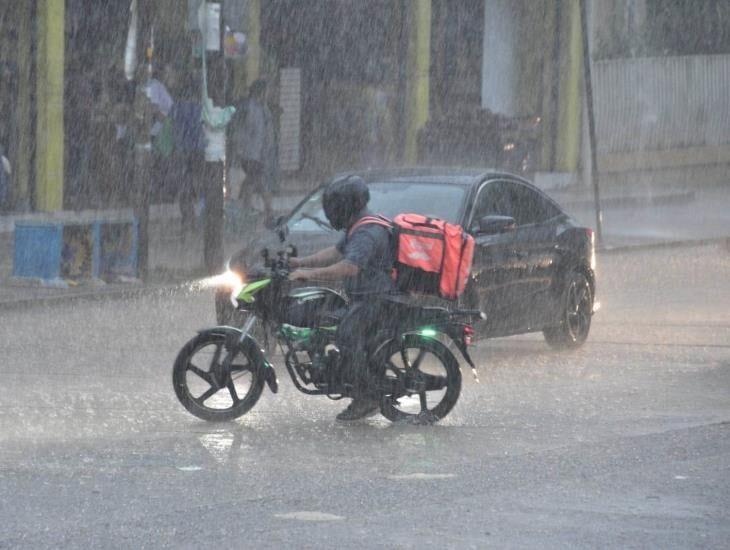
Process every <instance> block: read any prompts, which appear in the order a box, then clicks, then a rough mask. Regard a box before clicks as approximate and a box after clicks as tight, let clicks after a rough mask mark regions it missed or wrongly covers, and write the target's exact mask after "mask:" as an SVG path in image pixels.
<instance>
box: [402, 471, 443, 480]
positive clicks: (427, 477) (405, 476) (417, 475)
mask: <svg viewBox="0 0 730 550" xmlns="http://www.w3.org/2000/svg"><path fill="white" fill-rule="evenodd" d="M453 477H456V474H425V473H423V472H417V473H415V474H397V475H392V476H388V479H397V480H412V479H418V480H421V479H423V480H430V479H451V478H453Z"/></svg>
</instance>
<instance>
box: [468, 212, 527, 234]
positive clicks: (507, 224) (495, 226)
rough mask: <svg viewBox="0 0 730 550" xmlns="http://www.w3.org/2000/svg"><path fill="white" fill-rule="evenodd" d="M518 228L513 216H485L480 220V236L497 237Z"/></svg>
mask: <svg viewBox="0 0 730 550" xmlns="http://www.w3.org/2000/svg"><path fill="white" fill-rule="evenodd" d="M516 227H517V223H516V222H515V219H514V218H513V217H511V216H484V217H483V218H480V219H479V230H478V231H477V233H478V234H479V235H497V234H499V233H506V232H507V231H513V230H514V229H515V228H516Z"/></svg>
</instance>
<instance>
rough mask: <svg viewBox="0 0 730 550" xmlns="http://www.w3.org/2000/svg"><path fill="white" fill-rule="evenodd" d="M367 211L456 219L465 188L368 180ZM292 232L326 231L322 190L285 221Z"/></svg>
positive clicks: (390, 215)
mask: <svg viewBox="0 0 730 550" xmlns="http://www.w3.org/2000/svg"><path fill="white" fill-rule="evenodd" d="M368 188H369V189H370V203H369V205H368V208H370V211H371V212H374V213H377V214H382V215H383V216H387V217H388V218H393V217H395V216H396V215H397V214H401V213H403V212H412V213H415V214H423V215H426V216H431V217H434V218H440V219H443V220H446V221H448V222H451V223H459V222H460V219H459V218H460V213H461V210H462V206H463V202H464V194H465V191H466V187H464V186H462V185H452V184H439V183H420V182H419V183H408V182H387V183H386V182H374V183H369V184H368ZM288 226H289V229H290V230H293V231H326V230H327V229H326V227H327V218H326V217H325V215H324V211H323V209H322V190H319V191H317V192H316V193H313V194H312V195H311V196H310V197H309V198H308V199H307V200H306V201H305V202H304V203H303V204H302V205H301V206H300V207H299V208H298V209H296V210H295V211H294V212H293V213H292V215H291V217H290V219H289V222H288Z"/></svg>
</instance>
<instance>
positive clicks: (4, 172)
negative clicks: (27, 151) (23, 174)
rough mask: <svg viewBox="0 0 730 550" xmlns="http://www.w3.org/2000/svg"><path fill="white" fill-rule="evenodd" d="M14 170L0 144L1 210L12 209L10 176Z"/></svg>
mask: <svg viewBox="0 0 730 550" xmlns="http://www.w3.org/2000/svg"><path fill="white" fill-rule="evenodd" d="M12 173H13V170H12V167H11V165H10V161H9V160H8V157H6V156H5V151H4V149H3V146H2V145H0V212H4V211H6V210H10V176H11V175H12Z"/></svg>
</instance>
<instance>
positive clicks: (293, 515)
mask: <svg viewBox="0 0 730 550" xmlns="http://www.w3.org/2000/svg"><path fill="white" fill-rule="evenodd" d="M274 517H277V518H280V519H296V520H298V521H339V520H343V519H345V518H344V517H343V516H336V515H334V514H327V513H326V512H311V511H306V510H302V511H300V512H289V513H286V514H274Z"/></svg>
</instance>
